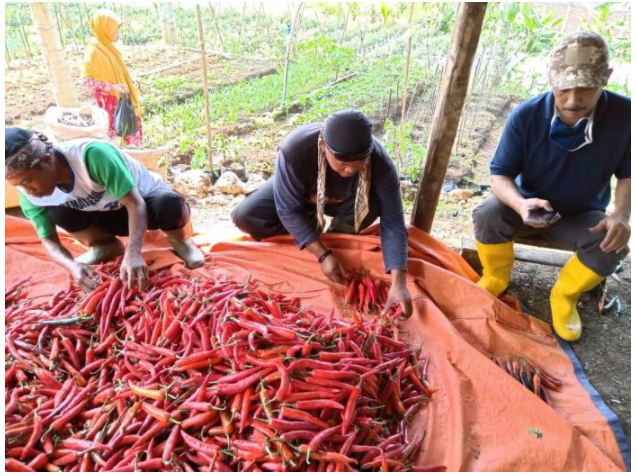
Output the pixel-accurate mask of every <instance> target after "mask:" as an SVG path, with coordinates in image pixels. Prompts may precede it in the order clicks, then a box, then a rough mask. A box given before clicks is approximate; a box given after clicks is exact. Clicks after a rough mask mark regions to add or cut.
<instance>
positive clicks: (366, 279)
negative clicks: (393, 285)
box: [345, 270, 389, 312]
mask: <svg viewBox="0 0 637 476" xmlns="http://www.w3.org/2000/svg"><path fill="white" fill-rule="evenodd" d="M388 293H389V284H388V283H387V282H386V281H383V280H381V279H378V278H376V279H372V277H371V276H369V275H368V273H366V272H365V271H364V270H362V271H350V272H349V273H348V275H347V285H346V286H345V302H346V303H347V304H349V305H350V306H351V307H353V308H356V309H358V310H360V311H364V312H377V311H382V310H383V306H384V305H385V303H386V302H387V295H388Z"/></svg>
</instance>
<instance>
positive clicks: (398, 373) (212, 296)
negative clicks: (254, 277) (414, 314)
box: [5, 264, 445, 471]
mask: <svg viewBox="0 0 637 476" xmlns="http://www.w3.org/2000/svg"><path fill="white" fill-rule="evenodd" d="M117 269H118V267H117V265H116V264H111V265H109V266H103V267H101V268H98V271H99V272H100V273H101V274H102V275H103V276H104V283H103V284H101V285H100V286H99V287H98V288H97V289H96V290H94V291H93V292H91V293H90V294H88V295H84V294H82V293H81V292H80V291H79V289H78V288H77V287H76V286H75V285H73V284H71V285H69V287H68V288H67V289H66V290H65V291H61V292H59V293H57V294H55V295H54V296H53V297H52V298H51V300H50V302H49V303H46V304H37V305H36V304H35V303H34V302H33V301H31V300H30V299H27V298H25V291H24V289H25V288H24V286H23V285H24V283H18V284H19V285H16V286H13V287H12V288H11V289H8V290H7V291H5V304H6V310H5V323H6V335H5V342H6V346H5V349H6V350H5V362H6V363H5V370H6V372H5V401H6V414H5V424H6V427H5V450H6V459H5V468H6V469H7V470H9V471H34V470H35V471H37V470H48V471H56V470H64V471H109V470H112V471H133V470H145V471H157V470H180V471H259V470H263V471H284V470H297V471H356V470H385V471H391V470H394V471H409V470H414V471H427V470H444V469H445V468H444V466H440V465H435V466H429V467H423V466H414V464H413V461H414V460H415V457H416V455H417V454H418V452H419V450H420V447H421V444H422V441H423V439H424V435H422V432H419V433H420V434H421V436H418V437H413V438H411V439H410V438H408V433H407V429H408V425H409V422H410V420H411V418H412V417H413V415H414V414H415V413H416V411H417V410H418V409H419V408H421V406H422V405H424V404H425V403H426V402H427V401H428V399H429V398H430V397H431V395H432V393H433V392H434V389H432V387H431V386H430V384H429V383H428V382H427V380H426V361H424V360H422V359H420V358H419V354H420V351H419V350H418V349H412V348H410V347H409V346H408V345H407V344H405V343H403V342H402V341H401V340H400V339H399V331H398V328H397V326H396V325H395V324H394V323H393V322H392V321H391V320H389V321H388V320H386V319H381V318H380V317H378V316H377V317H371V316H366V317H365V318H362V317H361V316H360V315H357V316H358V317H357V318H356V319H354V321H352V322H349V321H344V320H341V319H339V318H336V317H334V315H333V313H332V315H329V316H325V315H319V314H315V313H313V312H311V311H309V310H307V309H304V308H302V307H301V306H300V302H299V300H298V299H288V298H286V297H285V296H284V295H282V294H280V293H270V292H268V291H266V290H264V289H262V288H258V287H257V286H256V285H255V284H254V283H250V282H246V283H237V282H233V281H215V280H207V281H199V282H198V281H196V280H193V279H187V278H185V277H176V276H173V275H168V274H167V273H166V272H153V273H151V277H150V284H149V286H148V289H146V290H145V291H143V292H140V291H139V290H137V288H134V289H127V287H126V286H125V285H123V284H122V282H121V281H120V280H119V279H117V278H115V279H113V278H112V277H111V276H112V275H115V274H116V273H117Z"/></svg>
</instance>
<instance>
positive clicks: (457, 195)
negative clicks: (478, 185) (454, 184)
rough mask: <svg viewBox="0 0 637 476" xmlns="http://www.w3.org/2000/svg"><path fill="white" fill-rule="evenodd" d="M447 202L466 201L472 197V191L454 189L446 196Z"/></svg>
mask: <svg viewBox="0 0 637 476" xmlns="http://www.w3.org/2000/svg"><path fill="white" fill-rule="evenodd" d="M447 197H448V201H450V202H459V201H461V200H468V199H470V198H471V197H473V190H467V189H466V188H456V189H454V190H452V191H451V192H449V193H448V194H447Z"/></svg>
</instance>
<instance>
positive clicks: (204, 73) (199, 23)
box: [195, 5, 213, 172]
mask: <svg viewBox="0 0 637 476" xmlns="http://www.w3.org/2000/svg"><path fill="white" fill-rule="evenodd" d="M195 9H196V11H197V27H198V28H199V46H200V48H201V74H202V76H203V97H204V101H205V103H206V138H207V139H208V147H206V155H207V157H208V163H209V164H210V172H212V170H213V167H212V131H211V130H210V96H209V94H210V92H209V91H208V64H207V61H206V58H207V57H206V43H205V39H204V34H203V22H202V21H201V7H200V6H199V5H196V6H195Z"/></svg>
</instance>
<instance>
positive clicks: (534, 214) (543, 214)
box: [524, 208, 561, 225]
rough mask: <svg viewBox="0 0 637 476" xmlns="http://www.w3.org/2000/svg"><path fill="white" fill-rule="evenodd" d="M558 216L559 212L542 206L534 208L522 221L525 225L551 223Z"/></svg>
mask: <svg viewBox="0 0 637 476" xmlns="http://www.w3.org/2000/svg"><path fill="white" fill-rule="evenodd" d="M560 218H561V217H560V214H559V213H557V212H555V211H553V212H549V211H548V210H544V209H543V208H536V209H534V210H531V211H530V212H529V216H528V217H527V218H526V219H525V220H524V223H526V224H527V225H551V224H552V223H555V222H556V221H557V220H559V219H560Z"/></svg>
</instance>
